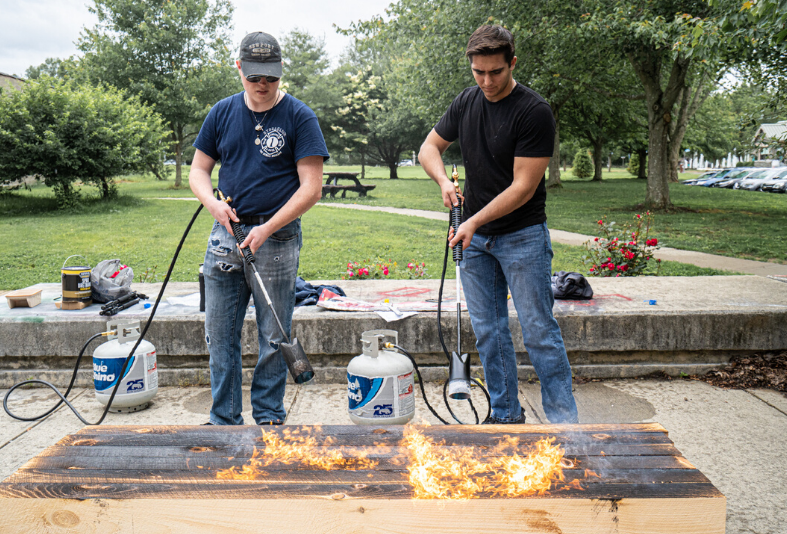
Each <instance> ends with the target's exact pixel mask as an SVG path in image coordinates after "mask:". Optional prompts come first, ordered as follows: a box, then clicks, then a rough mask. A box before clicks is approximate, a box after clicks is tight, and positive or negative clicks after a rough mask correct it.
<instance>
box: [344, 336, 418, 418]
mask: <svg viewBox="0 0 787 534" xmlns="http://www.w3.org/2000/svg"><path fill="white" fill-rule="evenodd" d="M386 337H392V338H393V339H394V344H398V343H399V341H398V338H399V334H398V333H397V332H396V331H394V330H369V331H368V332H364V333H363V334H361V346H362V347H363V354H361V355H359V356H356V357H355V358H353V359H352V361H350V364H349V365H348V366H347V398H348V401H349V408H348V409H349V412H350V419H351V420H352V422H353V423H355V424H356V425H381V424H383V425H403V424H405V423H407V422H408V421H409V420H410V419H412V418H413V416H414V415H415V392H414V390H413V364H412V362H411V361H410V360H409V359H408V358H407V357H406V356H404V355H402V354H400V353H398V352H393V351H389V350H382V351H381V350H380V347H379V345H380V341H381V340H382V339H384V338H386Z"/></svg>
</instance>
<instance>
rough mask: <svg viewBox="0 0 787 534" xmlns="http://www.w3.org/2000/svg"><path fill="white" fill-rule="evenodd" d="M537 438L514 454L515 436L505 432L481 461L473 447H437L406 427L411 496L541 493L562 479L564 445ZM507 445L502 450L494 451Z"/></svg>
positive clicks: (432, 497)
mask: <svg viewBox="0 0 787 534" xmlns="http://www.w3.org/2000/svg"><path fill="white" fill-rule="evenodd" d="M553 441H554V438H551V439H548V440H547V439H542V440H539V441H538V442H537V443H536V444H535V450H533V451H532V452H530V453H529V454H527V455H525V456H521V455H519V454H517V452H515V451H516V448H517V446H518V444H519V440H518V439H516V438H511V437H507V438H506V439H504V440H503V441H502V442H501V443H500V444H499V445H497V446H496V447H494V448H493V449H492V455H491V457H490V458H487V459H486V461H481V460H479V459H477V456H478V455H477V454H476V448H475V447H458V448H454V447H452V448H450V449H449V448H446V447H442V445H444V443H435V442H434V441H432V440H430V439H429V438H427V437H426V436H424V435H423V434H422V433H421V432H419V431H418V430H417V429H415V428H414V427H407V428H406V429H405V445H406V446H407V448H408V451H409V455H410V464H409V465H408V466H407V470H408V471H409V472H410V485H411V486H412V487H413V496H414V498H416V499H471V498H478V497H480V496H481V494H484V495H485V496H487V495H488V496H493V497H524V496H528V495H535V494H538V495H541V494H543V493H544V492H545V491H547V490H549V489H550V488H551V487H552V484H553V482H559V481H563V480H564V476H563V466H562V464H561V460H562V459H563V454H564V451H563V449H561V448H560V446H556V445H553V444H552V442H553ZM508 449H512V454H511V455H507V456H494V455H495V454H501V453H503V452H504V451H506V450H508Z"/></svg>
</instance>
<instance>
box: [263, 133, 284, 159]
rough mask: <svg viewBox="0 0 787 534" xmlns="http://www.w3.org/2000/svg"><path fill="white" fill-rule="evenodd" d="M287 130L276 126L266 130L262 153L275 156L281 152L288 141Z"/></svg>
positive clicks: (270, 156) (271, 156)
mask: <svg viewBox="0 0 787 534" xmlns="http://www.w3.org/2000/svg"><path fill="white" fill-rule="evenodd" d="M286 137H287V132H285V131H284V130H283V129H282V128H279V127H274V128H268V129H267V130H265V133H264V134H263V136H262V142H261V143H260V154H262V155H263V156H266V157H269V158H275V157H276V156H278V155H280V154H281V151H282V149H283V148H284V143H285V142H286Z"/></svg>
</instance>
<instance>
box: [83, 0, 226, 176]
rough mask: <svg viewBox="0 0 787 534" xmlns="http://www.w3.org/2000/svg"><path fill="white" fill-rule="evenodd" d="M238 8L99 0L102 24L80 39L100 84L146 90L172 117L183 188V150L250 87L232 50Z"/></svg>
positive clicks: (148, 99)
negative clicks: (230, 99)
mask: <svg viewBox="0 0 787 534" xmlns="http://www.w3.org/2000/svg"><path fill="white" fill-rule="evenodd" d="M232 10H233V8H232V4H231V3H230V2H229V0H179V1H177V2H172V1H169V0H153V1H151V2H139V1H137V0H94V7H92V8H90V11H91V12H92V13H95V14H96V15H97V16H98V24H97V25H96V26H95V27H94V28H92V29H86V30H84V31H83V32H82V34H81V36H80V39H79V41H78V43H77V44H78V46H79V49H80V50H81V51H82V52H84V54H85V55H84V58H83V59H82V61H81V63H82V64H83V66H84V67H85V70H86V72H87V73H88V75H89V76H90V79H91V80H92V81H94V82H97V83H107V84H110V85H114V86H115V87H117V88H120V89H125V90H127V91H128V93H130V94H135V95H139V96H140V98H141V99H142V101H143V102H145V103H147V104H149V105H152V106H155V108H156V111H157V112H158V113H160V114H161V115H162V116H163V117H164V120H165V122H166V124H167V125H168V127H169V146H170V153H171V154H173V155H174V157H175V164H176V167H175V169H176V171H175V186H176V187H180V185H181V180H182V175H181V162H182V154H183V148H184V146H185V145H186V144H187V143H189V142H191V140H192V139H193V138H194V137H195V136H196V134H197V132H198V131H199V126H200V124H201V123H202V121H203V120H204V118H205V116H206V115H207V112H208V111H209V109H210V107H211V106H212V105H213V104H214V103H216V102H217V101H218V100H221V99H222V98H225V97H227V96H229V95H231V94H233V93H235V92H237V91H239V90H241V88H242V86H241V84H240V80H238V74H237V70H236V69H235V68H234V66H233V65H232V64H231V55H230V49H229V42H230V41H229V30H230V21H231V17H232Z"/></svg>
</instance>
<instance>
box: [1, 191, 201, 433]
mask: <svg viewBox="0 0 787 534" xmlns="http://www.w3.org/2000/svg"><path fill="white" fill-rule="evenodd" d="M200 211H202V204H200V205H199V207H198V208H197V211H195V212H194V215H193V216H192V217H191V220H190V221H189V224H188V226H187V227H186V231H185V232H183V237H181V238H180V243H178V248H177V249H176V250H175V255H174V256H172V262H171V263H170V264H169V270H168V271H167V276H166V277H165V278H164V282H163V283H162V284H161V289H160V290H159V292H158V296H157V297H156V303H155V304H154V305H153V310H151V312H150V316H149V317H148V321H147V323H145V327H144V328H143V329H142V332H141V333H140V335H139V339H137V342H136V343H134V347H133V348H132V349H131V351H130V352H129V353H128V356H126V361H124V362H123V367H122V369H120V372H119V373H118V380H117V382H116V383H115V387H114V388H113V389H112V395H111V396H110V397H109V402H107V405H106V406H105V407H104V413H103V414H101V418H100V419H99V420H98V421H96V422H95V423H90V422H88V421H87V420H85V418H84V417H82V415H81V414H80V413H79V411H78V410H77V409H76V408H74V406H72V405H71V403H70V402H68V399H67V398H66V395H68V393H69V391H70V390H71V386H72V385H73V384H74V380H75V379H76V373H77V370H78V364H79V360H78V359H77V367H75V368H74V375H73V376H72V377H71V385H69V386H68V391H67V392H66V395H63V394H62V393H60V390H58V389H57V387H56V386H54V385H53V384H50V383H49V382H47V381H46V380H25V381H24V382H20V383H18V384H14V386H13V387H12V388H11V389H9V390H8V392H7V393H6V394H5V397H4V398H3V409H5V412H6V413H7V414H8V415H10V416H11V417H13V418H14V419H18V420H19V421H36V420H37V419H40V418H42V417H45V416H46V415H49V414H50V413H52V412H53V411H54V410H55V408H57V406H60V403H65V404H66V406H68V407H69V408H71V411H72V412H74V415H76V416H77V418H79V420H80V421H82V422H83V423H84V424H86V425H100V424H101V423H102V422H103V421H104V418H106V416H107V412H109V408H110V406H112V401H113V400H114V399H115V395H116V394H117V391H118V388H119V387H120V383H121V382H122V380H121V379H122V377H123V376H124V374H125V372H126V367H128V362H129V361H131V358H132V357H133V356H134V353H135V352H136V351H137V347H139V344H140V343H142V340H143V339H145V334H147V332H148V328H150V324H151V323H152V322H153V317H154V316H155V315H156V310H157V309H158V305H159V302H161V297H162V296H163V295H164V289H166V287H167V284H168V283H169V279H170V277H171V276H172V270H173V269H174V268H175V262H176V261H177V260H178V256H179V255H180V249H182V248H183V243H184V242H185V241H186V237H187V236H188V235H189V232H190V231H191V227H192V226H193V225H194V221H196V220H197V216H198V215H199V213H200ZM100 335H101V334H96V335H95V336H93V337H91V338H90V339H89V340H88V342H87V343H85V346H84V347H83V348H82V352H84V350H85V349H86V348H87V345H88V343H90V342H91V341H92V340H93V339H95V338H96V337H97V336H100ZM82 352H80V354H79V357H80V358H81V357H82ZM27 384H41V385H44V386H47V387H49V388H51V389H52V391H54V392H55V394H57V395H58V396H59V397H60V403H58V404H57V406H55V408H52V409H51V410H49V411H48V412H46V414H43V415H40V416H39V417H37V418H33V419H30V418H22V417H18V416H16V415H14V414H13V413H11V412H10V411H9V410H8V396H9V395H10V394H11V392H12V391H14V390H15V389H16V388H18V387H21V386H24V385H27Z"/></svg>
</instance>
